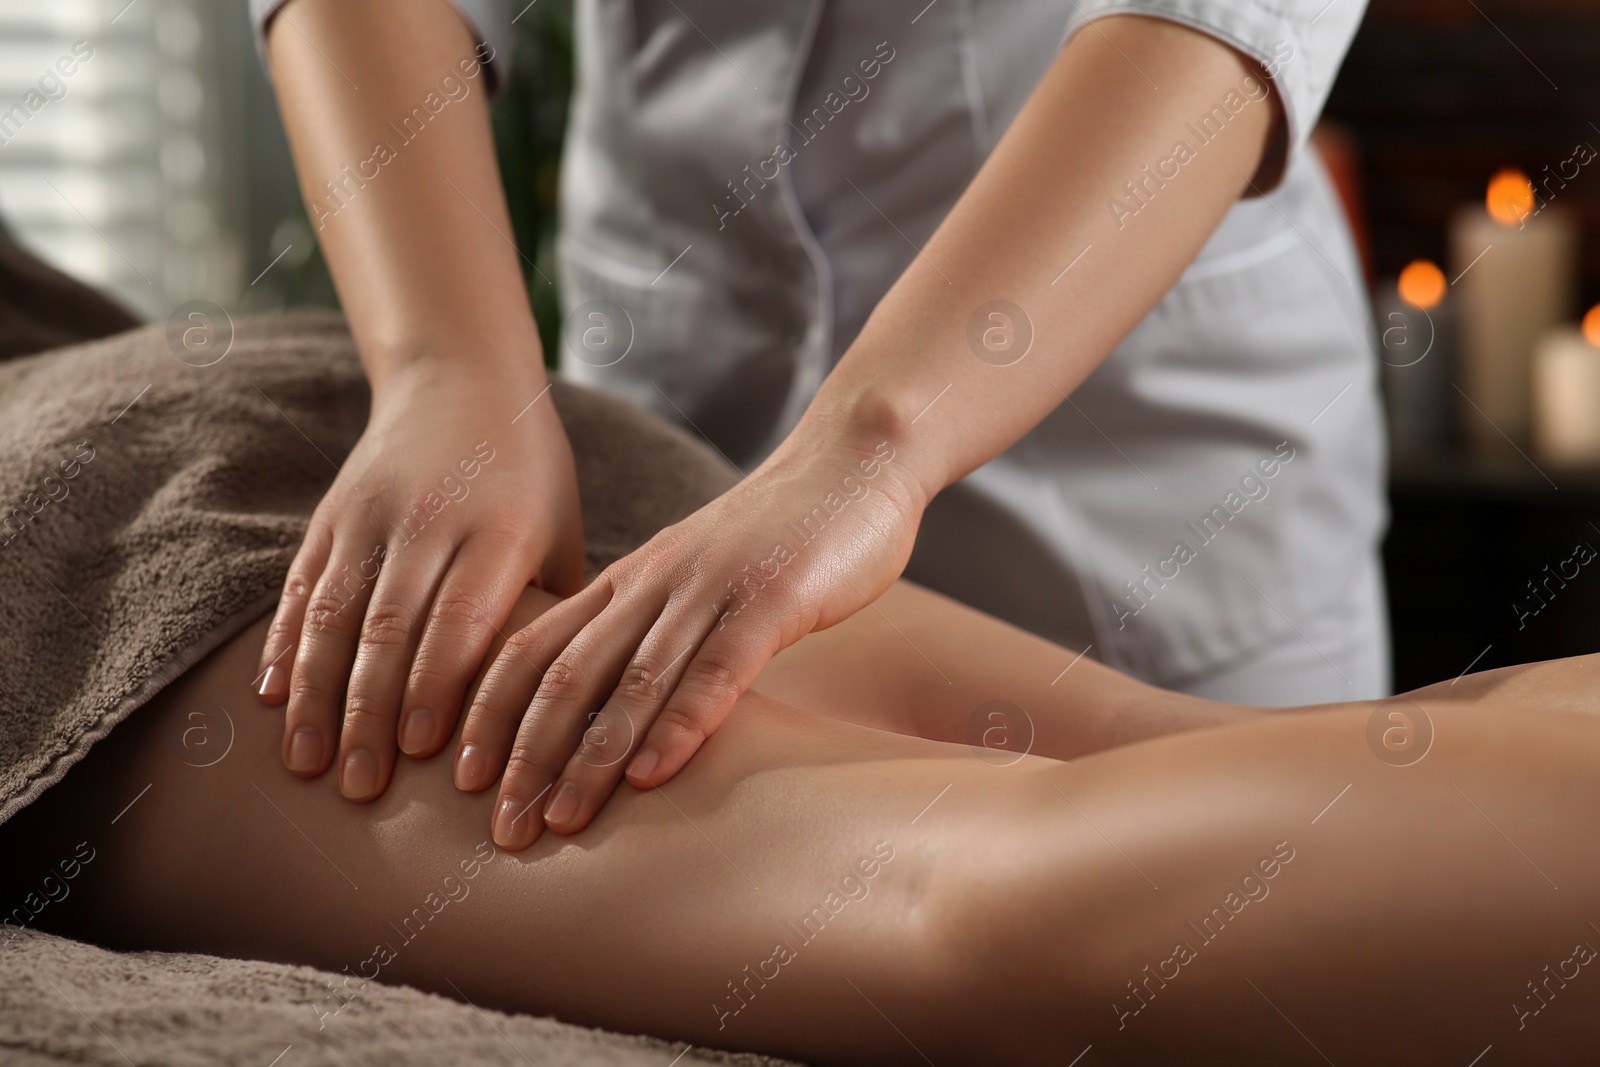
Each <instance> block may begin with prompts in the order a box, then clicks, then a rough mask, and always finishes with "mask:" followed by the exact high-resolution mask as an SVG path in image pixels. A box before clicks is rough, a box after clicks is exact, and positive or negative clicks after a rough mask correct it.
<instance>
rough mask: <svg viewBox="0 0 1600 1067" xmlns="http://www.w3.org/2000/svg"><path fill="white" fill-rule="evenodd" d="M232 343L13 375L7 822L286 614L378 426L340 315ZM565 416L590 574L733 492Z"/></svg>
mask: <svg viewBox="0 0 1600 1067" xmlns="http://www.w3.org/2000/svg"><path fill="white" fill-rule="evenodd" d="M235 334H236V336H235V337H234V340H233V343H232V347H231V349H230V350H229V351H228V354H227V356H226V357H225V358H223V359H222V360H221V361H220V362H217V363H215V364H213V365H211V366H205V367H197V366H192V365H191V364H190V363H186V362H184V361H183V360H180V359H178V358H177V357H176V356H175V355H174V353H173V349H172V347H171V346H169V343H168V328H167V327H165V326H150V327H144V328H142V329H138V330H134V331H131V332H128V333H123V334H118V335H116V336H114V337H109V338H106V339H103V340H100V341H94V342H90V343H88V344H80V345H77V346H74V347H70V348H63V349H57V350H55V351H52V352H48V353H44V354H41V355H36V356H27V357H22V358H15V359H11V360H8V361H6V362H0V678H4V679H5V682H4V684H3V685H0V822H4V821H5V820H6V819H8V818H10V817H11V816H12V815H13V814H15V813H16V812H17V811H18V810H19V809H20V808H21V807H23V806H24V805H26V804H27V803H29V802H30V801H32V800H33V799H35V798H36V797H37V796H38V795H39V794H40V793H41V792H42V791H43V790H44V789H45V788H46V787H47V786H49V785H51V784H52V783H54V782H56V781H58V780H59V779H60V778H61V776H62V775H63V774H64V773H65V772H66V770H67V768H68V767H70V766H71V765H72V764H73V763H75V762H77V760H78V759H79V758H81V757H82V755H83V753H84V752H85V751H87V750H88V747H89V746H90V745H92V744H93V743H94V742H95V741H97V740H99V739H100V738H101V737H104V736H105V735H106V733H107V732H109V731H110V729H111V728H112V727H113V726H115V725H116V724H117V723H118V722H120V721H122V719H124V718H125V717H127V715H128V714H129V713H130V712H131V711H132V710H133V709H135V708H137V707H139V706H140V705H141V704H143V703H144V702H145V701H147V700H148V699H149V698H150V697H151V696H152V695H153V694H154V693H156V692H157V691H158V690H160V689H161V687H163V686H164V685H166V684H167V683H168V682H170V681H171V680H172V679H173V678H175V677H177V676H178V675H179V674H181V673H182V672H183V671H185V670H187V669H188V668H189V667H191V666H193V665H194V664H195V663H196V662H198V661H199V660H200V658H201V657H203V656H204V655H205V654H206V653H207V652H209V651H211V650H212V649H213V648H215V647H216V646H217V645H219V644H221V643H222V642H223V641H225V640H227V639H228V638H229V637H231V636H233V635H234V634H235V633H238V632H239V630H241V629H242V628H243V627H244V626H246V625H247V624H249V623H250V622H251V621H252V620H254V619H256V618H259V617H260V616H261V615H262V614H263V613H265V612H266V611H267V610H269V609H270V608H271V606H272V604H273V603H274V601H275V600H276V599H277V596H278V591H279V589H280V587H281V586H282V583H283V579H284V575H285V573H286V572H287V570H288V566H289V562H290V560H291V559H292V558H293V557H294V552H295V548H296V546H297V545H298V544H299V542H300V539H301V537H302V535H303V534H304V531H305V526H306V520H307V518H308V516H309V515H310V514H311V510H312V508H313V507H314V506H315V505H316V502H317V501H318V500H319V499H320V498H321V495H322V493H323V491H324V490H325V489H326V488H327V486H328V485H329V484H330V483H331V482H332V480H333V476H334V473H335V470H336V467H337V464H339V463H340V462H342V461H343V459H344V457H345V454H346V453H347V452H348V451H349V450H350V448H351V447H352V446H353V445H354V443H355V441H356V438H357V437H358V436H359V435H360V433H361V430H362V427H363V426H364V425H365V423H366V416H367V404H368V393H367V386H366V381H365V379H364V378H363V376H362V374H361V368H360V366H359V364H358V362H357V360H356V357H355V351H354V348H353V346H352V344H351V342H350V337H349V333H348V332H347V331H346V329H345V326H344V323H343V320H341V319H339V318H338V317H336V316H333V315H326V314H319V315H293V316H280V317H274V318H256V319H240V320H238V321H237V323H236V330H235ZM178 348H179V350H182V346H181V345H179V346H178ZM190 358H192V357H190ZM552 401H553V402H554V403H555V405H556V408H557V410H558V411H559V412H560V414H561V416H562V418H563V420H564V421H565V423H566V426H567V432H568V434H569V436H570V437H571V438H572V443H573V450H574V452H575V453H576V455H577V457H578V479H579V487H580V493H581V495H582V497H583V504H584V526H585V536H586V539H587V543H588V551H589V566H590V573H591V575H592V574H593V573H595V572H596V571H598V570H599V569H600V568H601V567H603V566H605V565H606V564H607V563H609V562H610V561H611V560H613V559H615V558H617V556H619V555H621V554H623V553H625V552H627V551H629V550H630V549H632V548H634V547H636V546H637V545H639V544H641V543H643V541H644V540H646V539H648V537H649V536H650V535H651V534H652V533H654V532H655V531H656V530H658V529H660V528H661V527H662V526H665V525H667V524H669V523H672V522H675V521H677V520H678V519H679V518H682V517H683V516H684V515H686V514H688V513H689V512H690V511H692V510H693V509H694V508H695V507H697V506H698V505H699V504H700V503H702V502H704V501H705V500H708V499H710V498H711V497H712V496H714V495H715V494H716V493H718V492H720V491H721V490H722V489H724V488H726V487H727V486H728V485H731V484H732V482H733V480H734V474H733V472H731V471H730V470H729V469H728V467H727V465H726V464H725V463H724V462H723V461H722V460H721V459H719V458H718V457H717V456H716V454H715V453H714V452H712V450H711V449H709V448H707V447H706V446H704V445H702V444H699V443H697V442H695V441H694V440H692V439H690V438H689V437H687V436H686V435H684V434H683V433H681V432H680V431H678V430H676V429H673V428H671V427H669V426H667V425H666V424H664V423H661V422H659V421H657V420H655V419H653V418H651V417H649V416H647V415H645V414H643V413H642V412H640V411H638V410H637V409H636V408H633V407H631V406H629V405H628V404H626V403H624V402H622V401H620V400H615V399H611V398H607V397H604V396H601V395H600V394H597V393H593V392H589V391H585V390H581V389H578V388H576V387H572V386H567V385H564V384H563V383H559V382H558V383H556V385H555V387H554V388H553V389H552V390H551V392H550V394H549V395H548V396H546V397H545V398H544V399H543V400H541V401H539V402H540V403H550V402H552ZM485 434H486V436H488V437H490V438H491V439H492V433H491V431H490V429H487V428H486V430H485Z"/></svg>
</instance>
